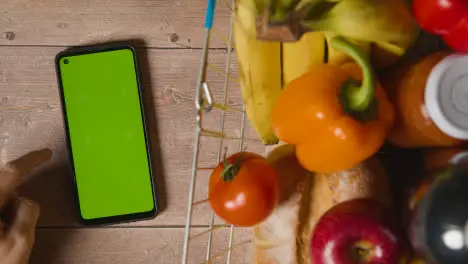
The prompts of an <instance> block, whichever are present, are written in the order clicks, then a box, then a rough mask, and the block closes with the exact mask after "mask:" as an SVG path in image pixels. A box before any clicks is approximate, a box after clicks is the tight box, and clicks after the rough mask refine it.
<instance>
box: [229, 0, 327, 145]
mask: <svg viewBox="0 0 468 264" xmlns="http://www.w3.org/2000/svg"><path fill="white" fill-rule="evenodd" d="M263 6H264V5H263V2H261V1H259V0H256V1H255V0H237V2H236V12H235V17H234V36H235V50H236V56H237V64H238V71H239V79H240V85H241V89H242V99H243V100H244V104H245V108H246V113H247V117H248V119H249V121H250V123H251V125H252V126H253V127H254V129H255V130H256V132H257V133H258V134H259V136H260V137H261V139H262V142H263V143H264V144H265V145H272V144H276V143H278V139H277V138H276V136H275V134H274V132H273V130H272V127H271V123H270V113H271V109H272V108H273V104H274V103H275V101H276V99H277V98H278V96H279V95H280V93H281V91H282V90H283V87H284V86H285V85H286V84H287V83H289V82H290V81H292V80H293V79H295V78H297V77H299V76H300V75H302V74H304V73H306V72H307V71H309V70H310V69H311V68H312V67H314V66H315V65H317V64H323V63H324V52H325V36H324V34H323V33H319V32H317V33H307V34H305V35H304V37H303V38H302V39H301V40H300V41H298V42H294V43H284V44H283V43H281V42H274V41H262V40H258V39H257V29H256V17H257V16H258V14H259V13H260V12H261V10H262V8H263Z"/></svg>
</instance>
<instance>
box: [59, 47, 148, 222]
mask: <svg viewBox="0 0 468 264" xmlns="http://www.w3.org/2000/svg"><path fill="white" fill-rule="evenodd" d="M55 63H56V69H57V75H58V82H59V91H60V97H61V102H62V110H63V116H64V121H65V122H64V123H65V130H66V136H67V144H68V148H69V153H70V160H71V167H72V172H73V179H74V185H75V191H76V196H77V204H78V210H79V215H80V218H81V221H82V222H83V223H84V224H85V225H94V224H111V223H118V222H128V221H135V220H141V219H149V218H153V217H155V215H156V212H157V205H156V204H157V203H156V196H155V187H154V183H153V173H152V168H151V158H150V151H149V142H148V141H149V140H148V133H147V129H146V122H145V114H144V110H143V104H142V102H143V100H142V89H141V83H140V74H139V70H138V63H137V55H136V52H135V48H134V47H133V46H131V45H126V44H112V45H100V46H95V47H88V48H77V49H71V50H67V51H64V52H61V53H59V54H58V55H57V56H56V59H55Z"/></svg>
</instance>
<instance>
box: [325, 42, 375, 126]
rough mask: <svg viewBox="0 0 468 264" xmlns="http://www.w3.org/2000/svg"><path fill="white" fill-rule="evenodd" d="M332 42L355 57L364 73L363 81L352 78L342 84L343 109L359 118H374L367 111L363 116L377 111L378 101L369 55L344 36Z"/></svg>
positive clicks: (337, 48)
mask: <svg viewBox="0 0 468 264" xmlns="http://www.w3.org/2000/svg"><path fill="white" fill-rule="evenodd" d="M330 44H331V46H332V47H333V48H334V49H336V50H338V51H341V52H343V53H345V54H347V55H348V56H350V57H351V58H353V59H354V60H355V61H356V63H357V64H358V65H359V66H360V67H361V69H362V73H363V78H362V82H360V81H358V80H354V79H351V78H350V79H349V80H348V81H347V82H345V84H344V85H343V86H342V89H341V94H340V97H341V103H342V106H343V109H344V110H345V111H346V112H349V113H351V114H353V117H355V118H357V119H359V120H369V119H373V118H374V117H375V116H374V115H372V114H371V115H368V114H369V113H366V115H365V117H364V116H362V114H363V113H364V112H368V111H371V112H375V111H374V110H375V109H374V108H375V106H376V103H377V101H376V99H375V77H374V72H373V70H372V65H371V63H370V60H369V56H367V55H366V54H364V53H363V52H362V51H361V50H359V48H358V47H357V46H356V45H354V44H352V43H351V42H349V41H347V40H346V39H344V38H343V37H334V38H333V39H332V40H331V42H330Z"/></svg>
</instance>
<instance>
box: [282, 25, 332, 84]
mask: <svg viewBox="0 0 468 264" xmlns="http://www.w3.org/2000/svg"><path fill="white" fill-rule="evenodd" d="M282 57H283V85H284V87H285V86H286V85H287V84H289V83H290V82H291V81H292V80H294V79H296V78H298V77H300V76H302V75H303V74H305V73H306V72H308V71H310V70H311V69H312V68H313V67H315V66H317V65H321V64H323V63H324V61H325V35H324V34H323V33H322V32H309V33H306V34H304V35H303V36H302V38H301V39H300V40H299V41H297V42H288V43H283V50H282Z"/></svg>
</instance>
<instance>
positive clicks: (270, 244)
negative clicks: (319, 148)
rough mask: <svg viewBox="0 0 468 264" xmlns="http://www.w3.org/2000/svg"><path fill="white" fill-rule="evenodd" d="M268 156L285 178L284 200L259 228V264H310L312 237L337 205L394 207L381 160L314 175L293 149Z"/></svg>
mask: <svg viewBox="0 0 468 264" xmlns="http://www.w3.org/2000/svg"><path fill="white" fill-rule="evenodd" d="M266 157H267V159H268V161H269V162H270V163H271V164H272V165H273V166H274V167H275V168H276V170H277V171H278V173H279V174H280V179H281V188H282V200H281V202H280V204H279V206H278V208H277V209H276V210H275V212H274V213H273V214H272V215H271V216H270V217H269V218H268V219H267V220H266V221H264V222H263V223H262V224H260V225H258V226H256V227H255V228H254V232H255V241H254V246H255V263H256V264H308V263H311V262H310V260H309V255H310V254H309V239H310V234H311V232H312V230H313V228H314V227H315V224H316V223H317V222H318V220H319V219H320V217H321V216H322V215H323V214H324V213H325V212H326V211H328V209H330V208H331V207H333V206H334V205H336V204H337V203H341V202H344V201H348V200H352V199H357V198H375V199H377V200H379V201H381V202H383V203H384V204H387V205H390V203H391V199H390V190H389V186H388V182H387V176H386V174H385V171H384V169H383V168H382V166H381V165H380V162H379V161H378V160H377V159H376V158H371V159H369V160H367V161H365V162H363V163H361V164H359V165H357V166H355V167H354V168H351V169H348V170H344V171H340V172H336V173H331V174H313V173H310V172H307V171H305V170H304V169H303V168H302V167H301V166H300V165H299V163H298V162H297V160H296V158H295V155H294V147H293V146H291V145H279V146H276V147H275V148H273V149H270V150H269V151H268V153H267V154H266Z"/></svg>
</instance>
